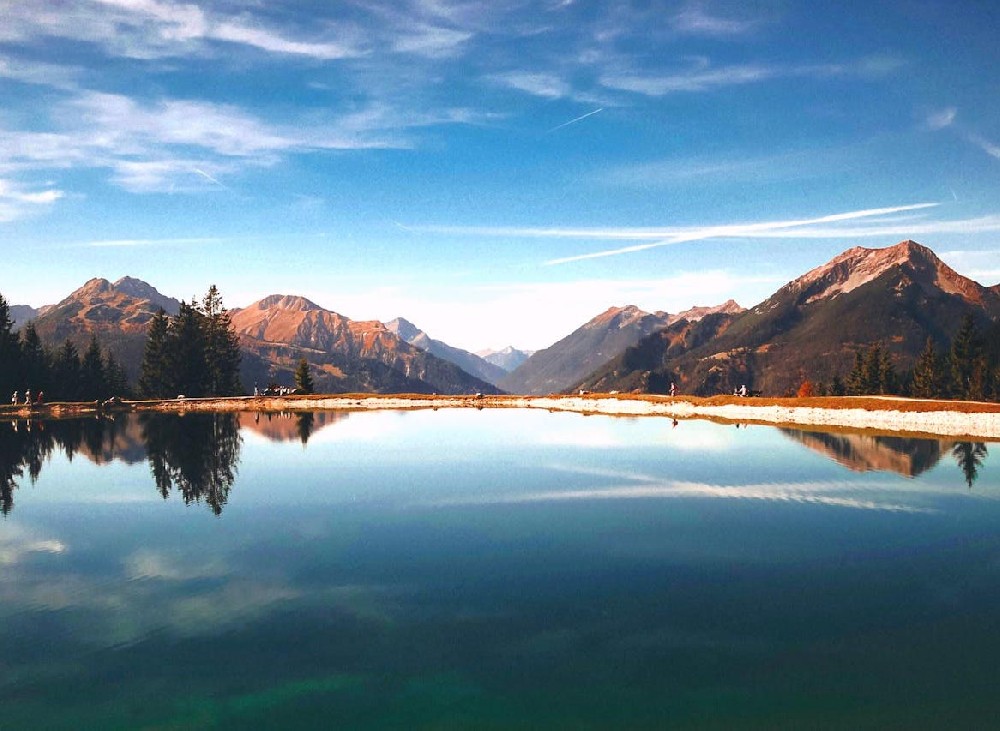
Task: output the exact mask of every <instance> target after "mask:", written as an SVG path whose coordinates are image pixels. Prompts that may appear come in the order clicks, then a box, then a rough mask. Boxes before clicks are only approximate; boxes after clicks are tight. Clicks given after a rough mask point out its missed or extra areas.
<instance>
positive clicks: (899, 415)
mask: <svg viewBox="0 0 1000 731" xmlns="http://www.w3.org/2000/svg"><path fill="white" fill-rule="evenodd" d="M439 408H475V409H483V408H541V409H546V410H549V411H571V412H576V413H582V414H606V415H609V416H628V417H637V416H659V417H667V418H674V419H689V418H707V419H713V420H716V421H721V422H723V423H737V424H770V425H780V426H796V427H811V428H819V429H822V430H831V429H832V430H844V429H849V430H852V431H854V430H863V431H869V432H874V433H885V434H896V435H904V434H905V435H917V436H930V437H940V436H947V437H950V438H956V437H965V438H970V439H1000V404H996V403H986V402H976V401H942V400H931V399H907V398H900V397H881V396H878V397H875V396H842V397H812V398H739V397H734V396H712V397H705V398H702V397H696V396H677V397H674V398H671V397H669V396H655V395H648V394H614V395H612V394H601V393H592V394H581V395H572V396H571V395H550V396H512V395H505V396H462V395H458V396H439V395H435V396H428V395H423V394H329V395H291V396H260V397H254V396H242V397H228V398H185V399H170V400H160V401H123V402H120V403H116V404H114V405H112V406H109V407H102V406H101V405H100V404H98V403H97V402H84V403H48V404H43V405H40V406H32V407H26V406H23V405H22V406H10V405H7V406H0V418H2V417H3V416H7V417H9V418H62V417H72V416H80V415H87V414H97V413H114V412H122V411H135V412H165V413H185V412H191V411H259V412H282V411H323V410H340V411H365V410H371V409H392V410H406V409H439Z"/></svg>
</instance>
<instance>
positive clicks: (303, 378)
mask: <svg viewBox="0 0 1000 731" xmlns="http://www.w3.org/2000/svg"><path fill="white" fill-rule="evenodd" d="M295 388H297V389H298V390H299V392H301V393H312V392H313V378H312V373H310V371H309V363H308V362H307V361H306V359H305V358H302V359H300V360H299V365H298V367H297V368H296V369H295Z"/></svg>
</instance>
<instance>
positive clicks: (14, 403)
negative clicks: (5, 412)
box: [10, 391, 17, 406]
mask: <svg viewBox="0 0 1000 731" xmlns="http://www.w3.org/2000/svg"><path fill="white" fill-rule="evenodd" d="M10 405H11V406H17V391H14V395H13V396H11V397H10Z"/></svg>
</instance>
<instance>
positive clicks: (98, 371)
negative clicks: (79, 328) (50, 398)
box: [78, 335, 109, 401]
mask: <svg viewBox="0 0 1000 731" xmlns="http://www.w3.org/2000/svg"><path fill="white" fill-rule="evenodd" d="M106 392H107V384H106V383H105V378H104V359H103V358H102V357H101V346H100V344H99V343H98V342H97V336H96V335H92V336H91V338H90V345H89V346H87V350H86V351H85V352H84V354H83V361H82V362H81V363H80V384H79V392H78V397H79V398H80V399H81V400H83V401H97V400H103V399H105V398H107V396H108V395H109V394H107V393H106Z"/></svg>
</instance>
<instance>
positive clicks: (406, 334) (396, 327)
mask: <svg viewBox="0 0 1000 731" xmlns="http://www.w3.org/2000/svg"><path fill="white" fill-rule="evenodd" d="M385 327H386V329H387V330H389V332H391V333H394V334H396V335H398V336H399V337H401V338H402V339H403V340H405V341H406V342H408V343H412V342H413V341H414V340H415V339H416V338H417V337H419V336H420V335H422V334H423V330H421V329H420V328H419V327H417V326H416V325H414V324H413V323H412V322H410V321H409V320H407V319H406V318H404V317H397V318H395V319H394V320H390V321H389V322H387V323H385Z"/></svg>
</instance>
